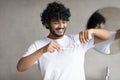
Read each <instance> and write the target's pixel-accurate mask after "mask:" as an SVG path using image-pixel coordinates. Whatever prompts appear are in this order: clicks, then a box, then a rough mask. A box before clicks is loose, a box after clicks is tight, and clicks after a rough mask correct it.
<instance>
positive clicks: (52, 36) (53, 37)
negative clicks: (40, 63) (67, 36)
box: [48, 34, 63, 39]
mask: <svg viewBox="0 0 120 80" xmlns="http://www.w3.org/2000/svg"><path fill="white" fill-rule="evenodd" d="M62 37H63V36H60V37H58V36H54V35H52V34H49V35H48V38H51V39H60V38H62Z"/></svg>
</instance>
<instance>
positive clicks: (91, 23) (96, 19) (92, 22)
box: [86, 11, 106, 29]
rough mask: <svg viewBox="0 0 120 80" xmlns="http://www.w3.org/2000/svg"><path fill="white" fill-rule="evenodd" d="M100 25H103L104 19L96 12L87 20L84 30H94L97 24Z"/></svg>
mask: <svg viewBox="0 0 120 80" xmlns="http://www.w3.org/2000/svg"><path fill="white" fill-rule="evenodd" d="M101 23H103V24H105V23H106V19H105V17H104V16H103V15H102V14H100V13H99V12H98V11H96V12H95V13H93V14H92V15H91V17H90V18H89V20H88V22H87V26H86V28H87V29H91V28H95V27H96V26H97V24H101Z"/></svg>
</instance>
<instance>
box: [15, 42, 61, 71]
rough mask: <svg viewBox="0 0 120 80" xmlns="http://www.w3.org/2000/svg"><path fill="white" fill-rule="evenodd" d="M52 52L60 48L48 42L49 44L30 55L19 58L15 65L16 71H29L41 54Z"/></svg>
mask: <svg viewBox="0 0 120 80" xmlns="http://www.w3.org/2000/svg"><path fill="white" fill-rule="evenodd" d="M54 50H60V47H59V45H57V44H56V43H54V42H50V43H49V44H47V45H46V46H44V47H42V48H41V49H39V50H37V51H35V52H34V53H32V54H31V55H28V56H26V57H23V58H21V59H20V60H19V62H18V64H17V70H18V71H19V72H23V71H25V70H27V69H29V68H30V67H31V66H32V65H33V64H34V63H35V62H36V61H37V60H38V59H39V58H40V57H41V55H42V54H44V53H46V52H48V51H49V52H51V53H52V52H54Z"/></svg>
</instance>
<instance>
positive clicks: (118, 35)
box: [115, 29, 120, 40]
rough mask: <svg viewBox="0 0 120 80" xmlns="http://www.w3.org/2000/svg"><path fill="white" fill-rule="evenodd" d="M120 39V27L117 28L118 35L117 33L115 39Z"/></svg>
mask: <svg viewBox="0 0 120 80" xmlns="http://www.w3.org/2000/svg"><path fill="white" fill-rule="evenodd" d="M117 39H120V29H119V30H117V32H116V35H115V40H117Z"/></svg>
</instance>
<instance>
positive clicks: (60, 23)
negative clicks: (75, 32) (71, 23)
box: [17, 19, 110, 72]
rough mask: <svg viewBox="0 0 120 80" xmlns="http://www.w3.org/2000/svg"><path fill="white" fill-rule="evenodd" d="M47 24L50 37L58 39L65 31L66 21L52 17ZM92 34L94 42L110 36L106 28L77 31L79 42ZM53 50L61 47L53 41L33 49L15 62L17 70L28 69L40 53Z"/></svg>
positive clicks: (82, 41) (85, 40)
mask: <svg viewBox="0 0 120 80" xmlns="http://www.w3.org/2000/svg"><path fill="white" fill-rule="evenodd" d="M46 24H47V23H46ZM47 25H50V26H49V31H50V33H49V35H48V37H49V38H51V39H60V38H62V37H63V36H64V33H65V31H66V28H67V21H64V20H61V19H59V20H55V19H52V20H51V21H50V24H47ZM92 34H93V35H95V37H94V44H96V43H99V42H101V41H104V40H107V39H109V38H110V33H109V32H108V31H106V30H103V29H89V30H85V31H81V32H80V33H79V35H80V37H79V38H80V42H81V43H86V42H87V41H88V40H89V36H88V35H92ZM104 34H106V35H104ZM55 50H58V51H59V50H61V47H60V46H59V45H58V44H56V43H55V42H50V43H48V44H47V45H45V46H44V47H42V48H40V49H39V50H37V51H35V52H34V53H32V54H31V55H28V56H26V57H23V58H21V59H20V60H19V62H18V64H17V70H18V71H19V72H22V71H25V70H28V69H29V68H31V67H32V65H33V64H34V63H35V61H37V60H38V59H39V58H40V57H41V55H43V54H45V53H46V52H50V53H51V54H52V52H54V51H55Z"/></svg>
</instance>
